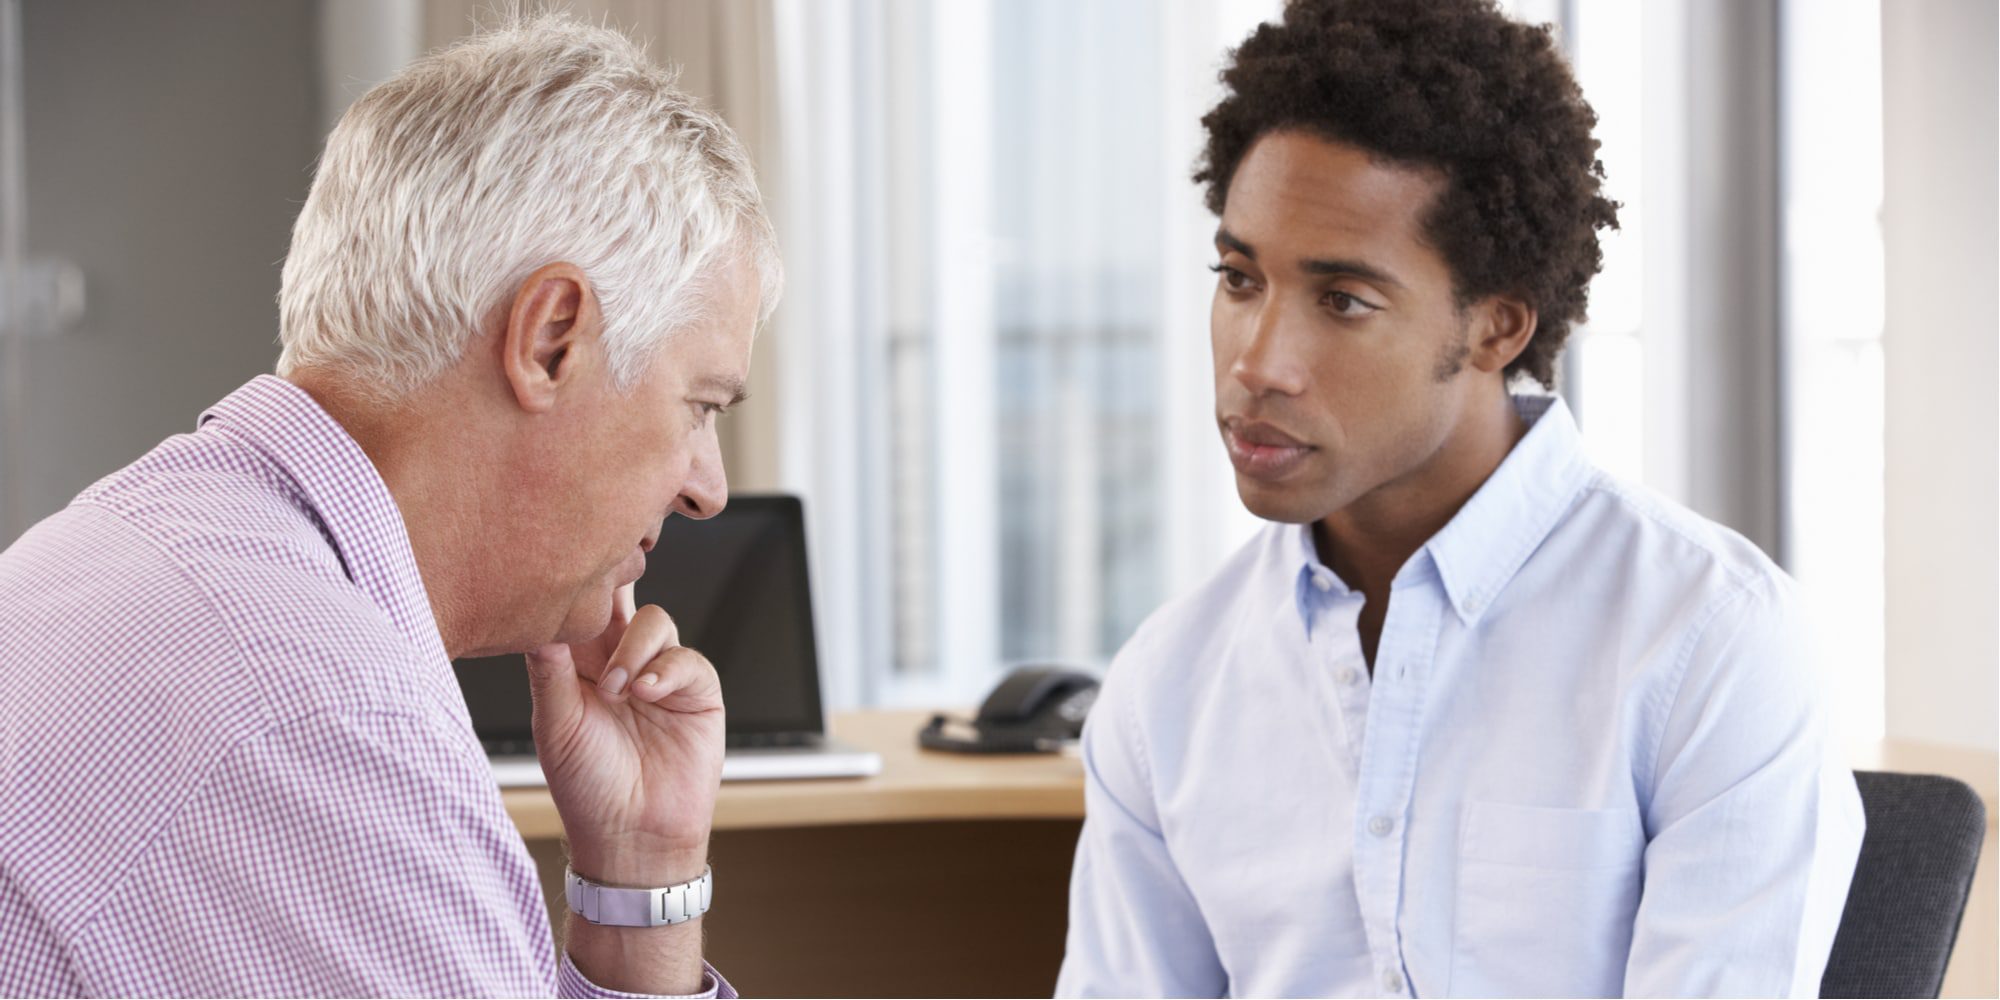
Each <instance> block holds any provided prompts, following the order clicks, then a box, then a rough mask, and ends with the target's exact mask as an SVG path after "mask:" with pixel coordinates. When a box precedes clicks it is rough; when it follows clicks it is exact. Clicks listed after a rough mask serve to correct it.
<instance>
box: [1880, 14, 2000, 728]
mask: <svg viewBox="0 0 2000 1000" xmlns="http://www.w3.org/2000/svg"><path fill="white" fill-rule="evenodd" d="M1997 38H2000V36H1996V26H1995V10H1994V4H1993V3H1992V0H1922V2H1893V3H1884V4H1883V5H1882V78H1883V126H1884V131H1883V147H1884V149H1885V151H1886V163H1885V165H1884V167H1885V169H1884V192H1883V211H1882V222H1883V237H1884V244H1885V250H1886V255H1887V260H1888V275H1887V306H1888V308H1887V314H1888V322H1887V325H1886V328H1885V330H1884V333H1883V354H1884V365H1885V369H1886V381H1887V385H1886V406H1887V431H1886V450H1887V468H1886V478H1887V491H1886V494H1885V496H1884V507H1885V512H1886V519H1887V524H1886V525H1885V543H1886V548H1887V560H1886V561H1887V566H1886V572H1887V577H1888V579H1887V601H1888V622H1887V647H1888V649H1887V652H1888V691H1887V704H1888V733H1889V736H1890V737H1891V738H1901V739H1910V740H1922V741H1926V742H1934V743H1953V744H1961V745H1966V746H1976V747H1983V748H1985V749H1988V750H1992V749H1996V745H1997V744H2000V739H1996V735H1995V729H1996V723H1995V702H1996V698H2000V683H1997V682H1996V678H1995V673H1996V664H1997V663H2000V641H1996V634H1995V621H1996V611H2000V581H1996V574H2000V530H1996V529H2000V524H1997V523H1996V511H2000V489H1997V488H1996V480H2000V465H1996V459H2000V416H1996V413H1995V378H1996V370H1997V369H2000V333H1997V332H1996V331H2000V308H1996V301H1995V285H1996V279H2000V248H1996V245H1995V243H1996V236H1995V232H1996V214H2000V212H1997V211H1996V198H1995V184H1996V177H2000V135H1996V124H2000V111H1997V110H1996V102H1997V101H2000V87H1996V77H1995V70H1994V63H1995V51H1996V39H1997Z"/></svg>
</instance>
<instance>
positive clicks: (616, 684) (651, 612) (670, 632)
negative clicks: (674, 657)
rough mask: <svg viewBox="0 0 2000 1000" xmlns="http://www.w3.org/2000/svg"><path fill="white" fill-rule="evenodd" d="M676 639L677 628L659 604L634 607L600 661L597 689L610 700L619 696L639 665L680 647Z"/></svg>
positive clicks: (678, 634)
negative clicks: (614, 644)
mask: <svg viewBox="0 0 2000 1000" xmlns="http://www.w3.org/2000/svg"><path fill="white" fill-rule="evenodd" d="M680 641H681V632H680V629H679V628H678V627H676V626H675V625H674V620H673V618H672V617H671V616H669V615H668V614H667V613H666V612H665V611H663V610H661V609H660V606H659V605H657V604H648V605H646V606H645V607H643V608H640V609H638V611H636V612H634V613H633V615H632V619H631V623H630V624H629V625H627V626H626V627H625V635H624V638H622V639H620V640H619V642H618V648H617V649H616V650H613V651H612V653H611V658H610V659H608V660H606V661H605V663H604V674H603V676H601V677H599V678H597V690H598V692H599V693H601V694H603V695H604V696H605V697H607V698H610V699H612V700H614V701H615V700H617V699H618V698H621V697H623V696H624V695H625V694H626V693H627V689H628V688H629V687H630V686H631V684H632V680H633V678H635V677H637V676H638V675H639V674H640V672H641V668H644V667H646V666H647V665H648V664H650V663H652V662H653V660H654V659H655V658H656V657H658V656H659V655H660V654H661V653H662V652H664V651H666V650H669V649H678V648H680Z"/></svg>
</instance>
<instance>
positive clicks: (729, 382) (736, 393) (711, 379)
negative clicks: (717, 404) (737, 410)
mask: <svg viewBox="0 0 2000 1000" xmlns="http://www.w3.org/2000/svg"><path fill="white" fill-rule="evenodd" d="M694 384H695V388H697V389H703V390H706V391H709V392H722V393H728V394H729V402H727V403H724V404H722V405H723V406H735V405H736V404H738V403H741V402H743V401H744V400H746V399H749V398H750V391H749V390H748V389H746V388H745V387H744V385H743V380H742V379H740V378H721V377H718V376H714V375H705V376H702V377H701V378H698V379H695V381H694Z"/></svg>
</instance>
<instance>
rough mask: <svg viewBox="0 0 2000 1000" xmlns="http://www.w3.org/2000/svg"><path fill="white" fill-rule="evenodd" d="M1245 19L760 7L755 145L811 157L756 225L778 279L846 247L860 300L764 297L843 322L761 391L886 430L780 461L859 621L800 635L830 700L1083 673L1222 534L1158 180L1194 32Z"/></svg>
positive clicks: (1058, 10) (1192, 94) (1175, 196)
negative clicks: (835, 458)
mask: <svg viewBox="0 0 2000 1000" xmlns="http://www.w3.org/2000/svg"><path fill="white" fill-rule="evenodd" d="M1276 9H1277V4H1276V3H1275V2H1266V3H1217V2H1195V0H1187V2H1181V3H1177V4H1160V3H1157V2H1154V0H1102V2H1094V3H1090V4H1082V5H1078V4H1073V3H1067V2H1061V0H1022V2H1007V3H977V2H973V3H950V4H929V3H914V2H891V3H862V2H856V3H848V4H823V3H822V4H794V5H780V6H779V8H778V15H779V16H778V29H779V33H780V36H781V41H780V43H779V50H780V52H781V58H780V60H779V65H780V66H781V67H786V68H787V69H781V73H785V72H789V73H790V76H789V78H787V79H785V80H784V81H783V82H782V83H781V87H780V92H781V95H782V97H781V100H785V101H787V102H788V103H792V104H795V105H797V106H799V107H801V108H802V111H801V112H800V114H799V117H798V118H797V120H796V121H795V124H793V125H789V126H787V135H788V139H789V140H790V141H789V142H788V147H789V148H788V159H787V162H788V163H791V164H816V165H818V166H819V169H817V170H815V172H814V173H813V174H812V175H810V176H797V170H796V168H794V176H791V177H788V178H787V185H786V191H787V192H788V194H787V197H788V198H789V203H790V206H791V207H789V208H788V207H787V205H785V204H778V205H777V210H778V211H777V215H778V219H777V222H778V225H779V227H780V236H781V239H786V240H787V241H788V242H793V243H796V242H798V240H800V239H810V240H811V241H812V244H813V246H814V248H815V250H816V252H815V253H814V254H813V255H812V256H811V257H810V258H809V259H810V260H811V261H812V264H811V265H808V266H812V267H815V268H817V267H818V266H819V265H820V264H821V263H822V262H823V261H824V260H826V259H827V257H826V256H825V255H827V254H832V253H837V254H840V255H842V256H844V257H846V258H847V262H846V263H845V264H844V265H843V266H844V267H846V268H848V269H850V270H849V273H850V274H851V277H852V279H853V281H854V282H855V286H856V287H858V288H859V289H860V291H859V292H855V293H852V296H853V300H852V301H846V302H842V301H839V299H838V293H836V292H834V291H833V290H832V289H831V288H830V285H829V283H830V282H833V281H837V280H840V279H839V275H838V274H837V273H836V274H835V275H832V276H829V277H827V278H826V281H825V282H821V281H819V279H817V278H813V277H808V278H807V280H808V281H809V282H812V283H813V285H814V287H815V288H818V289H820V290H821V291H823V292H824V293H825V294H824V295H823V296H821V295H817V294H816V293H815V292H814V291H810V290H809V291H807V293H806V295H807V297H808V298H809V299H810V298H815V297H817V298H818V299H819V302H818V303H817V304H815V305H807V306H804V308H803V310H802V308H801V304H800V303H798V302H792V301H788V303H787V305H786V306H785V307H784V308H786V309H788V310H790V311H791V316H793V317H796V316H798V315H800V313H801V312H802V311H804V312H806V314H808V315H813V316H816V317H818V316H823V315H824V308H823V307H826V306H831V307H833V308H834V309H836V310H838V311H839V312H840V313H841V314H842V315H843V317H844V319H845V318H851V319H852V322H853V325H852V329H851V330H850V331H849V332H848V333H847V334H846V335H845V336H836V337H835V338H834V339H835V340H836V341H837V342H841V343H842V344H843V347H840V348H834V350H837V351H840V352H841V353H843V354H846V355H847V358H844V359H841V360H839V361H836V362H832V363H829V364H819V363H815V362H795V363H799V364H806V365H810V366H811V368H810V370H807V371H799V372H795V373H794V376H793V378H792V379H791V381H792V382H794V383H798V382H803V381H807V380H817V382H818V384H817V385H816V386H815V387H814V390H813V391H814V392H815V393H817V394H818V396H819V402H817V403H816V404H815V406H816V407H817V411H818V412H820V413H823V414H827V415H836V414H843V413H848V412H856V413H860V414H862V416H861V417H860V419H861V421H862V426H861V427H860V428H858V431H859V433H861V435H862V436H863V438H864V439H865V440H868V441H881V442H886V444H884V445H881V446H869V445H864V446H861V447H858V448H855V449H853V451H854V455H853V461H852V462H851V463H839V464H837V465H835V466H833V467H829V466H828V463H825V462H823V461H821V460H820V459H819V457H818V456H814V455H802V456H800V459H799V461H797V462H795V463H793V470H792V472H790V473H788V478H789V479H791V480H792V483H793V485H794V486H795V488H800V489H802V491H803V492H805V493H806V494H807V495H808V497H809V499H811V500H813V502H814V504H815V505H816V506H831V507H832V508H834V509H833V510H831V511H829V512H827V516H824V517H821V518H817V519H816V521H815V525H814V528H815V533H816V534H818V535H819V536H820V537H821V539H822V543H821V548H822V555H821V556H820V557H819V558H818V559H817V560H816V562H817V564H818V570H817V573H818V575H819V577H820V578H821V581H822V583H821V594H822V606H823V607H826V608H828V609H829V612H830V613H829V614H828V615H826V616H825V617H828V618H832V617H834V616H838V615H841V614H843V613H844V611H845V610H847V609H851V611H852V613H853V614H854V615H855V616H856V620H858V621H860V622H861V623H862V624H861V625H860V626H859V627H858V628H856V629H855V630H854V631H853V634H851V635H841V634H838V633H839V629H840V625H839V623H838V622H833V621H830V622H828V625H830V626H831V627H830V628H823V631H826V632H828V633H829V634H828V636H827V638H828V640H829V641H828V642H827V643H825V644H826V645H828V646H829V647H831V648H829V649H828V650H827V657H826V659H827V672H828V674H829V688H830V689H831V691H832V699H831V700H832V701H833V702H834V703H835V704H836V705H840V704H855V703H874V704H897V703H911V704H915V703H965V702H969V701H972V700H976V698H977V697H978V696H979V695H980V694H981V693H982V692H983V691H984V690H985V689H986V688H987V687H989V686H990V685H991V684H992V683H993V681H994V679H995V677H996V675H997V672H998V671H999V670H1000V669H1001V668H1002V667H1003V666H1004V665H1006V664H1010V663H1016V662H1023V661H1035V660H1056V661H1061V662H1068V663H1080V664H1085V665H1094V666H1102V665H1103V664H1104V663H1106V662H1107V661H1108V660H1109V658H1110V656H1111V655H1112V654H1113V653H1115V652H1116V651H1117V649H1118V647H1119V646H1120V645H1122V644H1123V643H1124V641H1125V640H1126V639H1127V638H1128V637H1130V635H1131V633H1132V632H1133V630H1134V629H1136V628H1137V626H1138V625H1139V623H1140V621H1142V620H1143V619H1144V618H1145V616H1146V615H1148V614H1150V613H1151V612H1152V610H1153V609H1154V608H1156V607H1157V606H1159V604H1160V603H1161V602H1163V601H1164V600H1166V599H1167V598H1168V597H1170V596H1171V595H1172V594H1173V593H1174V591H1175V590H1176V589H1177V588H1179V587H1182V586H1186V585H1189V584H1191V583H1193V582H1194V581H1195V580H1197V579H1199V578H1200V577H1201V576H1202V575H1205V574H1206V573H1207V572H1208V571H1209V570H1210V569H1211V568H1212V567H1213V566H1214V565H1215V564H1216V563H1217V562H1219V560H1220V558H1221V557H1222V556H1223V555H1226V554H1227V553H1228V552H1229V551H1231V550H1232V549H1234V548H1235V547H1236V546H1237V545H1238V544H1240V543H1241V541H1242V540H1244V539H1245V538H1247V537H1248V535H1249V534H1250V532H1251V530H1253V528H1254V520H1253V519H1252V518H1250V516H1249V515H1248V514H1247V513H1245V512H1243V511H1242V510H1241V508H1240V505H1239V504H1238V503H1237V502H1236V498H1235V493H1234V482H1233V478H1232V476H1231V474H1230V472H1229V469H1228V464H1227V461H1226V458H1225V457H1224V455H1223V454H1222V449H1221V446H1220V444H1219V442H1218V441H1217V440H1216V435H1215V431H1214V429H1213V427H1212V426H1211V424H1212V421H1211V419H1210V415H1209V414H1208V412H1207V410H1208V406H1209V400H1210V399H1211V398H1212V395H1211V394H1212V388H1211V384H1210V376H1209V374H1208V369H1209V355H1208V350H1207V325H1208V296H1209V290H1210V288H1211V286H1212V278H1211V277H1210V275H1209V274H1208V273H1207V271H1206V270H1204V265H1205V264H1206V263H1207V255H1208V253H1209V251H1208V250H1207V245H1208V242H1209V233H1210V232H1212V228H1213V225H1214V222H1213V220H1212V219H1210V218H1209V217H1208V216H1207V214H1206V212H1205V211H1204V210H1203V209H1202V208H1201V204H1200V192H1199V191H1198V190H1196V188H1195V187H1194V185H1193V184H1192V183H1191V182H1190V181H1189V179H1188V176H1189V174H1190V173H1191V172H1192V168H1193V163H1194V159H1195V155H1196V153H1197V152H1198V151H1199V147H1200V142H1201V135H1200V131H1199V119H1200V116H1201V114H1202V113H1203V112H1204V111H1205V110H1206V109H1207V107H1208V106H1210V105H1211V104H1212V103H1213V102H1214V101H1215V100H1216V99H1217V98H1218V97H1219V96H1220V93H1219V89H1218V85H1217V84H1216V82H1215V73H1216V70H1217V69H1218V68H1219V67H1220V65H1221V61H1222V59H1223V57H1224V53H1225V50H1226V49H1227V47H1228V46H1230V45H1233V44H1235V43H1236V42H1237V41H1240V40H1241V38H1242V37H1243V35H1245V34H1246V33H1247V32H1248V31H1249V29H1250V28H1251V27H1252V26H1253V25H1254V24H1256V23H1257V22H1258V21H1260V20H1262V19H1264V18H1265V17H1268V16H1271V15H1273V14H1275V13H1276ZM787 38H788V39H789V41H787V40H786V39H787ZM804 39H811V40H812V41H811V43H810V44H807V43H805V42H804V41H803V40H804ZM850 169H851V170H852V173H851V175H850V174H848V171H849V170H850ZM843 200H844V201H845V203H846V205H847V206H850V207H842V202H843ZM775 201H776V199H775V198H774V202H775ZM808 233H810V234H812V235H807V234H808ZM801 259H807V258H801ZM795 270H796V269H795ZM796 297H797V291H796V289H795V291H794V293H791V294H789V295H788V299H790V298H796ZM792 322H796V320H792ZM822 339H824V338H822ZM801 346H802V345H800V344H799V343H797V342H790V343H787V345H786V347H785V348H784V350H786V351H787V352H788V355H789V356H791V357H793V358H797V357H800V356H802V355H803V354H804V353H805V352H801V351H799V350H798V348H799V347H801ZM822 350H824V348H822ZM849 352H851V353H849ZM820 356H821V357H822V358H825V357H826V354H824V353H823V354H821V355H820ZM848 359H851V361H850V360H848ZM850 364H851V367H846V366H849V365H850ZM830 380H837V381H838V383H839V384H838V385H830V384H828V383H829V381H830ZM836 419H838V418H836ZM805 430H806V433H809V434H810V433H813V432H814V430H815V429H805ZM823 498H825V499H829V500H830V502H822V501H823ZM831 533H846V534H847V535H849V536H850V537H857V538H859V539H860V541H859V542H858V543H856V544H855V545H854V546H853V550H852V551H851V552H843V551H841V550H840V546H839V544H838V543H835V544H832V545H828V544H826V543H825V541H824V540H825V539H826V538H827V537H828V536H829V534H831ZM828 550H831V551H828ZM829 563H831V564H832V565H829ZM843 605H844V607H843Z"/></svg>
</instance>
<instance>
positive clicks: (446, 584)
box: [290, 372, 482, 658]
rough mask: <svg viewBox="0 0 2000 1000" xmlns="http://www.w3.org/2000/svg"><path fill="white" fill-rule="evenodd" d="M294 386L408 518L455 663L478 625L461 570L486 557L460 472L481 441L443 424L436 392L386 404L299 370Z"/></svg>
mask: <svg viewBox="0 0 2000 1000" xmlns="http://www.w3.org/2000/svg"><path fill="white" fill-rule="evenodd" d="M290 381H291V382H292V383H293V384H295V385H297V386H298V387H299V388H300V389H303V390H305V392H306V394H307V395H310V396H312V397H313V400H314V401H315V402H317V403H319V405H320V408H321V409H324V410H325V411H326V412H327V414H328V415H329V416H331V417H333V419H334V421H335V422H337V423H339V424H340V426H341V428H342V429H344V430H346V431H347V434H348V436H349V437H352V438H353V439H354V442H355V444H357V445H359V446H360V447H361V451H362V453H363V454H365V455H367V456H368V460H369V462H371V463H372V464H373V465H374V466H375V472H376V474H377V475H380V476H381V477H382V483H383V485H384V486H386V487H388V490H389V496H390V497H391V498H393V499H394V500H395V501H396V508H397V510H398V511H399V512H400V513H401V514H402V516H403V530H404V532H405V533H406V534H407V535H408V536H409V539H410V550H411V553H412V554H413V555H414V556H415V558H416V563H417V572H418V574H419V575H420V576H421V577H422V578H423V583H424V593H425V596H426V597H427V598H428V599H429V602H430V606H431V617H432V618H433V619H434V620H435V621H436V623H437V628H438V636H439V639H440V640H441V641H442V642H443V644H444V648H445V651H446V653H448V654H449V655H451V656H452V657H454V658H456V657H458V656H462V655H464V654H466V653H467V652H470V651H471V650H470V648H469V645H468V636H469V635H471V634H473V632H474V629H475V627H476V626H475V625H474V623H473V622H472V620H471V616H470V615H469V614H467V612H469V611H470V610H471V609H472V608H474V607H476V606H477V604H476V602H475V601H474V600H473V598H472V595H471V594H470V592H469V591H470V588H469V586H468V584H469V582H470V581H469V580H468V579H467V578H466V576H465V574H464V573H463V572H462V571H463V570H464V569H465V568H467V567H469V566H471V565H472V557H474V556H475V555H476V554H477V553H478V552H480V551H482V546H481V545H480V544H479V540H478V538H477V537H474V536H475V535H476V533H477V530H478V527H479V524H480V523H481V517H480V512H479V511H478V510H477V497H476V495H475V494H473V493H472V492H470V491H469V490H468V486H469V482H468V479H467V477H466V476H465V475H463V474H461V472H462V470H465V469H466V465H465V462H466V459H467V458H469V457H470V456H471V455H473V450H472V449H474V448H476V447H477V446H478V442H473V441H457V440H454V439H453V433H452V429H451V428H452V427H453V426H455V422H453V421H448V420H441V419H438V417H439V414H437V413H435V412H433V411H435V410H436V409H438V407H437V406H436V405H433V404H434V403H435V400H433V399H431V398H430V397H431V394H429V393H423V394H420V395H419V396H418V397H416V398H412V399H410V400H407V401H405V402H402V403H400V404H395V405H389V406H384V405H382V404H380V403H377V402H375V401H372V400H369V399H366V398H364V397H363V396H361V395H359V394H357V393H355V392H352V391H349V390H348V389H346V388H345V387H344V386H343V384H342V382H341V381H340V378H339V376H337V375H328V374H324V373H317V372H299V373H295V374H294V375H292V376H291V377H290ZM475 464H476V463H475Z"/></svg>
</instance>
